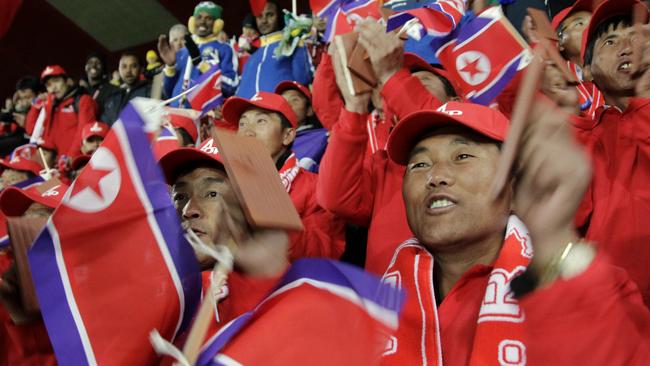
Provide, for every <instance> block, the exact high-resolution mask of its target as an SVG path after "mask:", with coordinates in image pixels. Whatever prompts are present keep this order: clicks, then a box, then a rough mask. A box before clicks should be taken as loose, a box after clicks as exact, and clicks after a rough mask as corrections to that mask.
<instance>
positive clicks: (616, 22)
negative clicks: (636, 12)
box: [584, 14, 632, 66]
mask: <svg viewBox="0 0 650 366" xmlns="http://www.w3.org/2000/svg"><path fill="white" fill-rule="evenodd" d="M621 26H622V27H626V28H627V27H631V26H632V16H631V15H629V14H621V15H615V16H613V17H611V18H609V19H607V20H605V21H604V22H602V23H600V24H599V25H598V26H597V27H596V29H595V30H594V34H593V35H592V36H591V38H590V39H589V43H587V48H586V49H585V59H584V61H585V66H587V65H591V61H593V59H594V46H595V45H596V41H598V39H599V38H600V37H602V36H603V35H604V34H605V33H607V32H608V31H609V30H610V28H611V29H617V28H619V27H621Z"/></svg>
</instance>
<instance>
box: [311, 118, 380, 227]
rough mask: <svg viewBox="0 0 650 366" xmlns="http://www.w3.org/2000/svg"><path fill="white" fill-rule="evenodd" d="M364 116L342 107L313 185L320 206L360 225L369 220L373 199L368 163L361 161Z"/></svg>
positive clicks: (363, 149) (364, 134)
mask: <svg viewBox="0 0 650 366" xmlns="http://www.w3.org/2000/svg"><path fill="white" fill-rule="evenodd" d="M367 118H368V115H367V114H358V113H352V112H349V111H347V110H346V109H345V108H341V115H340V118H339V120H338V122H337V123H336V125H335V126H334V129H333V131H332V135H331V136H330V141H329V144H328V146H327V150H326V151H325V155H324V156H323V159H322V160H321V163H320V168H319V174H318V185H317V189H316V192H317V198H318V203H319V204H320V205H321V206H322V207H324V208H325V209H327V210H330V211H332V212H333V213H334V214H336V215H338V216H340V217H342V218H343V219H345V220H346V221H350V222H352V223H355V224H357V225H361V226H367V225H368V224H369V223H370V219H371V215H372V206H373V199H374V195H373V192H372V176H371V169H370V168H371V167H370V166H369V165H365V164H364V162H365V161H366V159H365V155H366V144H367V141H368V134H367V132H366V120H367Z"/></svg>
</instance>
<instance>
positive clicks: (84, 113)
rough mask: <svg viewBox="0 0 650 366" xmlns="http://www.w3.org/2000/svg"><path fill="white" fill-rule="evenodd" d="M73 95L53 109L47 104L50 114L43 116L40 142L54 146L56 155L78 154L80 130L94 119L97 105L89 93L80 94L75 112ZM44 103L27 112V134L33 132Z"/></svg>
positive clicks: (46, 145)
mask: <svg viewBox="0 0 650 366" xmlns="http://www.w3.org/2000/svg"><path fill="white" fill-rule="evenodd" d="M74 100H75V97H74V96H70V97H68V98H66V99H64V100H63V101H62V102H61V103H59V104H58V105H57V106H56V107H55V109H54V110H53V111H51V109H50V108H51V106H47V107H46V108H48V109H47V110H48V111H51V115H50V116H48V117H46V118H45V123H44V130H43V140H44V143H43V144H42V145H43V146H45V147H48V148H54V149H56V151H57V152H58V155H68V156H70V157H74V156H77V155H80V154H81V152H80V151H79V149H80V147H81V130H82V129H83V126H84V125H85V124H87V123H92V122H94V121H95V119H96V116H95V115H96V113H97V105H96V104H95V101H94V100H93V98H92V97H91V96H90V95H81V96H80V97H79V112H78V113H77V112H75V108H74ZM44 106H45V103H40V104H36V105H34V106H32V107H31V108H30V110H29V112H28V113H27V118H26V120H25V130H27V133H28V134H30V135H31V134H32V133H33V132H34V127H35V125H36V120H37V119H38V114H39V113H40V111H41V108H43V107H44Z"/></svg>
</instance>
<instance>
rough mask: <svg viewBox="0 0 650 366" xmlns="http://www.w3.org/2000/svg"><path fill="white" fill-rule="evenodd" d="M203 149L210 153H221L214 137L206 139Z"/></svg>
mask: <svg viewBox="0 0 650 366" xmlns="http://www.w3.org/2000/svg"><path fill="white" fill-rule="evenodd" d="M201 151H203V152H204V153H206V154H210V155H217V154H218V153H219V149H217V147H216V146H214V139H209V140H208V141H206V143H205V145H203V146H201Z"/></svg>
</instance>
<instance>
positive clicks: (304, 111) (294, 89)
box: [275, 80, 329, 173]
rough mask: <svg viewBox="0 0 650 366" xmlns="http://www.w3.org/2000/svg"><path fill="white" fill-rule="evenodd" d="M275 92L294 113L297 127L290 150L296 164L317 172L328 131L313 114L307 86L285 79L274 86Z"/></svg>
mask: <svg viewBox="0 0 650 366" xmlns="http://www.w3.org/2000/svg"><path fill="white" fill-rule="evenodd" d="M275 93H276V94H279V95H281V96H282V97H283V98H284V99H286V100H287V102H288V103H289V105H291V109H292V110H293V113H295V114H296V120H297V121H298V124H297V126H298V128H296V140H295V141H294V142H293V149H292V150H293V152H294V153H295V154H296V156H297V157H298V164H300V166H301V167H302V168H304V169H307V170H309V171H311V172H314V173H318V166H319V164H320V160H321V158H322V157H323V153H325V149H326V148H327V140H328V139H329V133H328V131H327V130H326V129H324V128H322V126H321V124H320V122H319V121H318V119H317V118H316V115H315V114H314V110H313V108H312V107H311V92H310V91H309V88H307V87H306V86H304V85H302V84H300V83H299V82H297V81H290V80H285V81H283V82H281V83H280V84H278V86H276V87H275Z"/></svg>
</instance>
